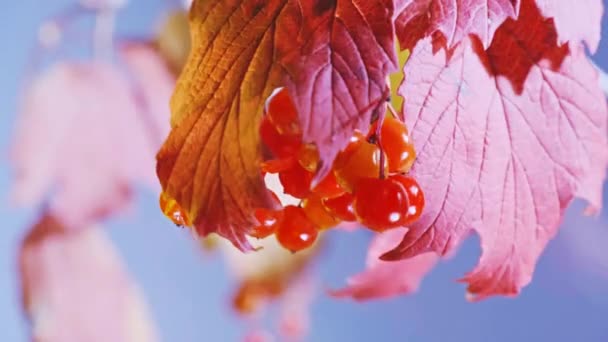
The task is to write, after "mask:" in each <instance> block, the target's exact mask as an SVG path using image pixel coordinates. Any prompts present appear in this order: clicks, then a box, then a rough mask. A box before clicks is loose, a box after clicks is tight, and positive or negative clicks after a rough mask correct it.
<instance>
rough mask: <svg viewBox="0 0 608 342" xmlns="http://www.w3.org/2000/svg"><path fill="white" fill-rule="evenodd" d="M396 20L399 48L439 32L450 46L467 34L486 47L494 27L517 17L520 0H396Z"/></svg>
mask: <svg viewBox="0 0 608 342" xmlns="http://www.w3.org/2000/svg"><path fill="white" fill-rule="evenodd" d="M396 3H397V11H396V13H397V19H396V21H395V25H396V30H397V37H398V38H399V42H400V43H401V48H403V49H406V48H407V49H412V48H413V47H414V46H415V45H416V43H417V42H418V41H419V40H420V39H423V38H425V37H432V36H434V37H436V38H437V34H440V35H441V39H442V40H445V44H446V45H447V46H448V47H449V48H452V47H454V46H455V45H457V44H458V43H460V41H462V40H463V39H465V38H466V37H467V36H468V35H469V34H474V35H476V36H477V37H479V39H480V40H481V42H482V43H483V45H484V47H487V46H489V45H490V43H491V42H492V38H493V36H494V32H495V31H496V29H497V28H498V27H499V26H500V25H501V24H502V23H503V22H504V21H505V20H506V19H507V18H509V17H513V18H514V17H517V13H518V11H519V5H520V0H457V1H454V0H449V1H448V0H398V1H396Z"/></svg>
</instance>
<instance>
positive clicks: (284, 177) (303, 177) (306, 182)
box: [279, 163, 314, 198]
mask: <svg viewBox="0 0 608 342" xmlns="http://www.w3.org/2000/svg"><path fill="white" fill-rule="evenodd" d="M313 177H314V173H312V172H310V171H307V170H305V169H304V168H303V167H302V166H301V165H300V164H298V163H294V165H293V166H292V167H290V168H289V169H287V170H285V171H282V172H280V173H279V180H280V181H281V184H282V185H283V192H284V193H286V194H288V195H291V196H293V197H295V198H306V197H307V196H308V194H310V184H311V183H312V178H313Z"/></svg>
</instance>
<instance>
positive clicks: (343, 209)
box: [323, 193, 357, 222]
mask: <svg viewBox="0 0 608 342" xmlns="http://www.w3.org/2000/svg"><path fill="white" fill-rule="evenodd" d="M354 199H355V197H354V196H353V195H352V194H349V193H344V194H343V195H342V196H339V197H335V198H326V199H324V200H323V205H325V207H326V208H327V210H328V211H329V212H330V214H331V215H332V216H334V217H336V218H338V219H340V220H342V221H346V222H352V221H356V220H357V217H356V216H355V208H354V207H353V200H354Z"/></svg>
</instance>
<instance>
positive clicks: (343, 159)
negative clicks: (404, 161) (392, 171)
mask: <svg viewBox="0 0 608 342" xmlns="http://www.w3.org/2000/svg"><path fill="white" fill-rule="evenodd" d="M381 155H382V151H381V150H380V148H379V147H378V146H377V145H375V144H372V143H369V142H368V141H366V140H357V141H356V142H354V143H353V144H352V145H349V146H348V147H347V148H346V149H345V150H344V151H343V152H341V153H339V154H338V156H337V157H336V161H335V162H334V165H333V167H334V172H335V174H336V179H337V180H338V184H340V186H341V187H342V188H344V190H346V191H348V192H353V190H354V187H355V184H357V183H358V182H359V180H360V179H362V178H367V177H369V178H374V177H375V178H377V177H378V176H379V175H380V156H381ZM384 166H385V170H384V171H385V173H388V166H387V165H386V163H385V165H384Z"/></svg>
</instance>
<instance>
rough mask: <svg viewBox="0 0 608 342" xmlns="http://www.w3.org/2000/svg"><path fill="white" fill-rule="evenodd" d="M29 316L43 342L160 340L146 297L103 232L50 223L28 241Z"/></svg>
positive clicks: (23, 264)
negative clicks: (148, 309)
mask: <svg viewBox="0 0 608 342" xmlns="http://www.w3.org/2000/svg"><path fill="white" fill-rule="evenodd" d="M19 272H20V280H21V291H22V301H23V307H24V310H25V312H26V314H27V316H28V319H29V320H30V323H31V336H32V340H33V341H37V342H66V341H90V342H95V341H99V342H102V341H103V342H106V341H119V342H121V341H124V342H127V341H128V342H152V341H156V340H157V335H156V331H155V329H154V325H153V323H152V320H151V318H150V315H149V313H148V311H147V308H146V305H145V302H144V300H143V297H142V294H141V292H140V291H139V289H138V287H137V285H136V284H135V283H134V282H133V280H132V279H131V278H130V277H129V276H128V274H127V272H126V270H125V269H124V266H123V264H122V262H121V260H120V257H119V255H118V254H117V252H116V251H115V249H114V247H113V246H112V243H111V241H110V240H109V239H108V238H107V237H106V236H105V235H104V233H103V230H101V229H99V228H96V227H87V228H83V229H80V230H78V231H69V230H66V229H65V227H63V226H61V225H60V223H59V222H58V221H57V220H55V219H53V218H52V217H50V216H46V217H44V218H43V219H42V220H41V221H40V222H39V223H38V224H36V225H35V226H34V227H33V228H32V230H30V232H29V233H28V234H27V236H26V237H25V239H24V240H23V244H22V246H21V250H20V253H19Z"/></svg>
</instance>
